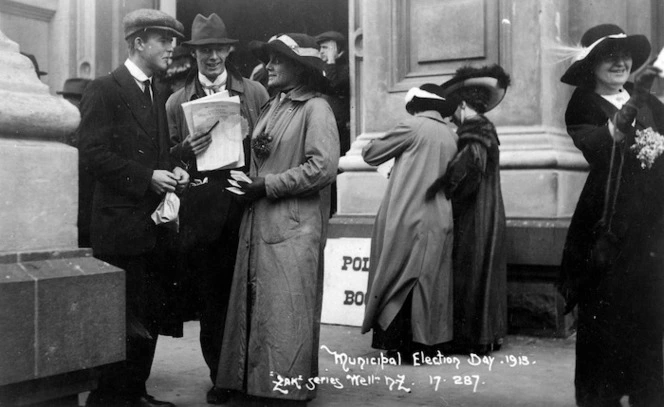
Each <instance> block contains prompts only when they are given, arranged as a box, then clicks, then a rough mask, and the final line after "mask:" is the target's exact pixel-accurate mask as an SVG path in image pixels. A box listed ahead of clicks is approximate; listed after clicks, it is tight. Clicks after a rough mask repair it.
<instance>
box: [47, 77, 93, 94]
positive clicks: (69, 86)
mask: <svg viewBox="0 0 664 407" xmlns="http://www.w3.org/2000/svg"><path fill="white" fill-rule="evenodd" d="M90 82H92V80H90V79H85V78H69V79H67V80H66V81H65V85H64V86H63V87H62V91H60V92H55V93H57V94H58V95H63V96H78V97H80V96H83V91H84V90H85V88H86V87H87V86H88V84H89V83H90Z"/></svg>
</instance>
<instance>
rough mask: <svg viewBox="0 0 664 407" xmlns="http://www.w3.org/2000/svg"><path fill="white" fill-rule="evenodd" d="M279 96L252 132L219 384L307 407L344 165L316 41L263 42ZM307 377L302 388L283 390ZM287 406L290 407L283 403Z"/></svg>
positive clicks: (259, 48) (299, 37)
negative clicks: (335, 185) (329, 234)
mask: <svg viewBox="0 0 664 407" xmlns="http://www.w3.org/2000/svg"><path fill="white" fill-rule="evenodd" d="M252 50H253V52H254V54H255V55H256V56H257V57H258V58H259V59H261V60H262V61H263V62H264V63H266V69H267V72H268V75H269V81H268V86H270V87H271V88H272V90H274V91H275V92H274V94H275V96H274V97H273V98H272V99H271V100H270V102H269V103H268V105H266V106H265V107H264V109H263V112H262V114H261V116H260V118H259V120H258V123H257V125H256V128H255V130H254V133H253V135H252V158H251V168H250V173H249V175H250V177H251V179H252V182H251V183H245V182H240V183H239V185H240V186H241V190H240V191H238V192H241V193H243V195H242V196H243V197H244V198H246V199H247V200H248V201H251V203H250V205H249V206H248V207H247V209H246V210H245V212H244V216H243V219H242V226H241V228H240V244H239V248H238V255H237V262H236V267H235V274H234V276H233V285H232V292H231V299H230V305H229V311H228V314H227V320H226V321H227V322H226V329H225V332H224V341H223V344H222V351H221V359H220V363H219V373H218V376H217V383H216V386H217V387H219V388H221V389H227V390H237V391H242V392H246V394H248V395H252V396H259V397H266V398H271V399H282V400H291V401H292V402H291V405H304V404H306V402H307V400H310V399H312V398H313V397H315V389H313V390H311V389H310V388H307V387H306V386H305V385H304V383H305V382H306V381H307V380H308V379H309V378H313V377H315V376H317V375H318V358H317V355H318V339H319V324H320V312H321V301H322V295H323V290H322V288H323V267H322V265H323V259H322V253H323V246H324V241H325V235H324V231H325V229H326V227H325V225H326V224H327V211H328V210H329V209H327V208H329V206H328V205H329V203H326V202H324V199H323V198H322V197H321V190H323V189H324V188H326V187H327V186H328V185H329V184H331V183H332V182H333V181H334V178H335V176H336V173H337V165H338V161H339V144H338V143H339V141H338V134H337V126H336V122H335V119H334V115H333V113H332V109H331V108H330V106H329V105H328V103H327V102H326V101H325V100H324V99H323V98H322V97H321V94H320V93H318V92H317V88H320V87H321V86H323V85H324V83H325V82H324V81H325V78H324V75H323V61H322V60H321V59H320V58H319V57H318V52H317V50H318V45H317V44H316V41H315V39H314V38H312V37H310V36H307V35H304V34H283V35H279V36H275V37H272V39H270V40H269V41H268V42H267V43H259V42H255V43H253V45H252ZM280 378H285V379H286V378H287V379H291V378H301V380H303V381H300V382H299V384H300V385H299V386H298V385H295V383H294V382H291V384H289V385H284V386H277V388H275V382H278V381H279V379H280ZM279 405H284V404H283V403H282V404H279Z"/></svg>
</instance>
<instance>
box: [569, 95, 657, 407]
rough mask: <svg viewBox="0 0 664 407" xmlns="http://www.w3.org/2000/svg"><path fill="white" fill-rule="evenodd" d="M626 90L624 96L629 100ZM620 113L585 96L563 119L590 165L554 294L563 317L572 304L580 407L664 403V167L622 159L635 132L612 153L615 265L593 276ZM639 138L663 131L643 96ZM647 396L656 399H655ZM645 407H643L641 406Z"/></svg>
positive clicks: (653, 103) (651, 102) (576, 98)
mask: <svg viewBox="0 0 664 407" xmlns="http://www.w3.org/2000/svg"><path fill="white" fill-rule="evenodd" d="M629 85H630V84H627V86H626V88H627V91H631V86H629ZM616 111H617V108H616V107H615V106H613V105H612V104H611V103H609V102H608V101H607V100H605V99H604V98H602V97H601V96H600V95H598V94H596V93H595V92H593V91H591V90H586V89H582V88H578V89H576V90H575V92H574V94H573V95H572V98H571V100H570V102H569V104H568V107H567V112H566V114H565V121H566V124H567V131H568V133H569V134H570V136H571V137H572V139H573V140H574V144H575V145H576V146H577V147H578V148H579V149H580V150H581V151H582V152H583V155H584V157H585V158H586V160H587V161H588V164H589V165H590V172H589V174H588V178H587V181H586V184H585V186H584V188H583V191H582V192H581V196H580V198H579V202H578V204H577V207H576V210H575V212H574V215H573V217H572V221H571V224H570V227H569V231H568V235H567V240H566V242H565V247H564V251H563V260H562V265H561V269H562V274H561V277H562V278H561V288H562V293H563V294H564V295H565V297H566V299H567V301H568V308H571V307H572V306H573V305H574V304H576V303H577V302H578V305H579V308H578V332H577V344H576V347H577V349H576V376H575V386H576V398H577V403H578V404H579V405H590V404H589V403H598V402H599V403H605V404H602V405H609V404H610V402H611V400H619V399H620V397H622V395H625V394H627V395H630V403H633V402H636V401H637V400H638V398H639V397H641V400H642V401H643V400H648V399H649V400H650V401H653V400H655V401H654V403H655V404H647V402H646V404H647V405H662V404H661V403H662V402H664V381H663V378H662V364H663V363H662V328H663V320H664V318H662V312H663V311H664V302H663V298H664V159H663V158H661V157H660V158H659V159H658V160H657V161H656V162H655V165H654V166H653V167H652V168H651V169H643V168H641V166H640V163H639V162H638V160H637V159H636V155H635V154H634V153H633V152H632V151H630V150H629V147H630V146H631V145H633V144H634V132H633V131H632V132H630V134H627V136H626V139H625V141H624V142H621V143H619V144H618V151H617V152H616V157H615V158H614V160H615V161H614V165H613V178H616V177H617V171H616V170H617V169H618V168H619V161H618V160H619V157H620V156H621V155H624V166H623V169H622V174H621V176H620V183H619V185H620V187H619V190H618V194H617V198H616V204H615V215H614V216H613V219H612V231H613V233H614V234H615V235H616V237H617V239H618V243H617V248H616V249H615V251H616V253H617V260H616V261H615V263H614V265H613V267H611V268H610V269H609V270H607V271H605V272H604V273H600V274H598V273H597V272H593V269H592V268H591V267H590V261H589V260H590V249H591V245H592V243H593V241H594V234H593V229H594V226H595V224H596V222H597V221H598V220H599V219H600V218H601V216H602V210H603V204H604V192H605V188H606V187H605V186H606V180H607V176H608V174H609V169H610V167H611V166H610V161H611V146H612V138H611V135H610V130H609V119H610V118H612V117H613V115H614V114H615V112H616ZM634 124H635V128H636V129H644V128H647V127H652V128H653V129H654V130H656V131H658V132H660V133H662V132H664V105H662V103H661V102H659V100H657V99H656V98H655V97H654V96H650V97H649V99H648V101H647V103H646V104H645V106H644V107H642V108H640V109H639V111H638V114H637V116H636V120H635V123H634ZM653 397H654V398H653ZM646 404H644V405H646Z"/></svg>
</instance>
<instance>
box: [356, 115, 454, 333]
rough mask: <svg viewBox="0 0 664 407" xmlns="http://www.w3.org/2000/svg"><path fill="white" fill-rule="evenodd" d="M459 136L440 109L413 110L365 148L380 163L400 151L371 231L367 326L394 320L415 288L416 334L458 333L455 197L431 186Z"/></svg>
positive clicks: (383, 325)
mask: <svg viewBox="0 0 664 407" xmlns="http://www.w3.org/2000/svg"><path fill="white" fill-rule="evenodd" d="M456 141H457V137H456V135H455V134H454V132H453V131H451V130H450V129H449V127H448V125H447V123H446V122H445V121H444V120H443V118H442V117H441V116H440V114H439V113H437V112H432V111H428V112H423V113H420V114H418V115H416V116H413V117H410V118H408V119H406V120H404V121H403V122H402V123H400V124H399V125H397V126H396V127H395V128H393V129H392V130H390V131H389V132H388V133H387V134H386V135H385V136H383V137H381V138H379V139H375V140H372V141H371V142H370V143H369V144H368V145H366V146H365V147H364V149H363V151H362V156H363V157H364V160H365V161H366V162H367V163H368V164H371V165H379V164H381V163H383V162H386V161H388V160H389V159H391V158H395V163H394V166H393V167H392V171H391V174H390V180H389V182H388V185H387V191H386V192H385V196H384V198H383V201H382V202H381V205H380V209H379V210H378V214H377V215H376V222H375V224H374V229H373V233H372V238H371V257H370V259H371V260H370V266H369V283H368V290H367V295H366V297H365V298H367V302H366V309H365V314H364V322H363V324H362V332H363V333H365V332H368V331H369V330H371V329H372V328H373V327H374V326H376V325H377V326H379V327H380V328H381V329H383V330H387V328H388V326H389V325H390V323H391V322H392V320H393V319H394V318H395V316H396V315H397V313H398V312H399V311H400V310H401V308H402V306H403V305H404V303H405V301H406V298H407V297H408V295H409V294H410V293H412V304H411V306H412V308H411V331H412V340H413V341H415V342H418V343H422V344H426V345H435V344H439V343H442V342H447V341H449V340H451V339H452V243H453V221H452V204H451V202H450V201H449V200H448V199H447V198H446V197H445V196H444V195H443V194H438V195H437V196H436V197H435V198H434V199H432V200H425V193H426V190H427V187H428V186H429V185H431V184H432V183H433V182H434V180H436V179H437V178H438V177H440V176H442V175H443V174H444V173H445V170H446V168H447V165H448V163H449V162H450V160H451V159H452V157H454V154H455V153H456V152H457V146H456Z"/></svg>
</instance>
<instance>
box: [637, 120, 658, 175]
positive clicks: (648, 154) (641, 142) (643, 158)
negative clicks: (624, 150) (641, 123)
mask: <svg viewBox="0 0 664 407" xmlns="http://www.w3.org/2000/svg"><path fill="white" fill-rule="evenodd" d="M630 150H632V151H633V152H634V153H635V154H636V158H637V159H638V160H639V161H640V162H641V168H643V169H646V168H647V169H650V168H651V167H652V165H653V164H654V163H655V160H656V159H657V157H659V156H660V155H662V153H663V152H664V136H662V135H661V134H659V133H657V132H656V131H655V130H653V129H652V127H648V128H647V129H645V130H637V131H636V138H635V139H634V144H633V145H632V146H631V147H630Z"/></svg>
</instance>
